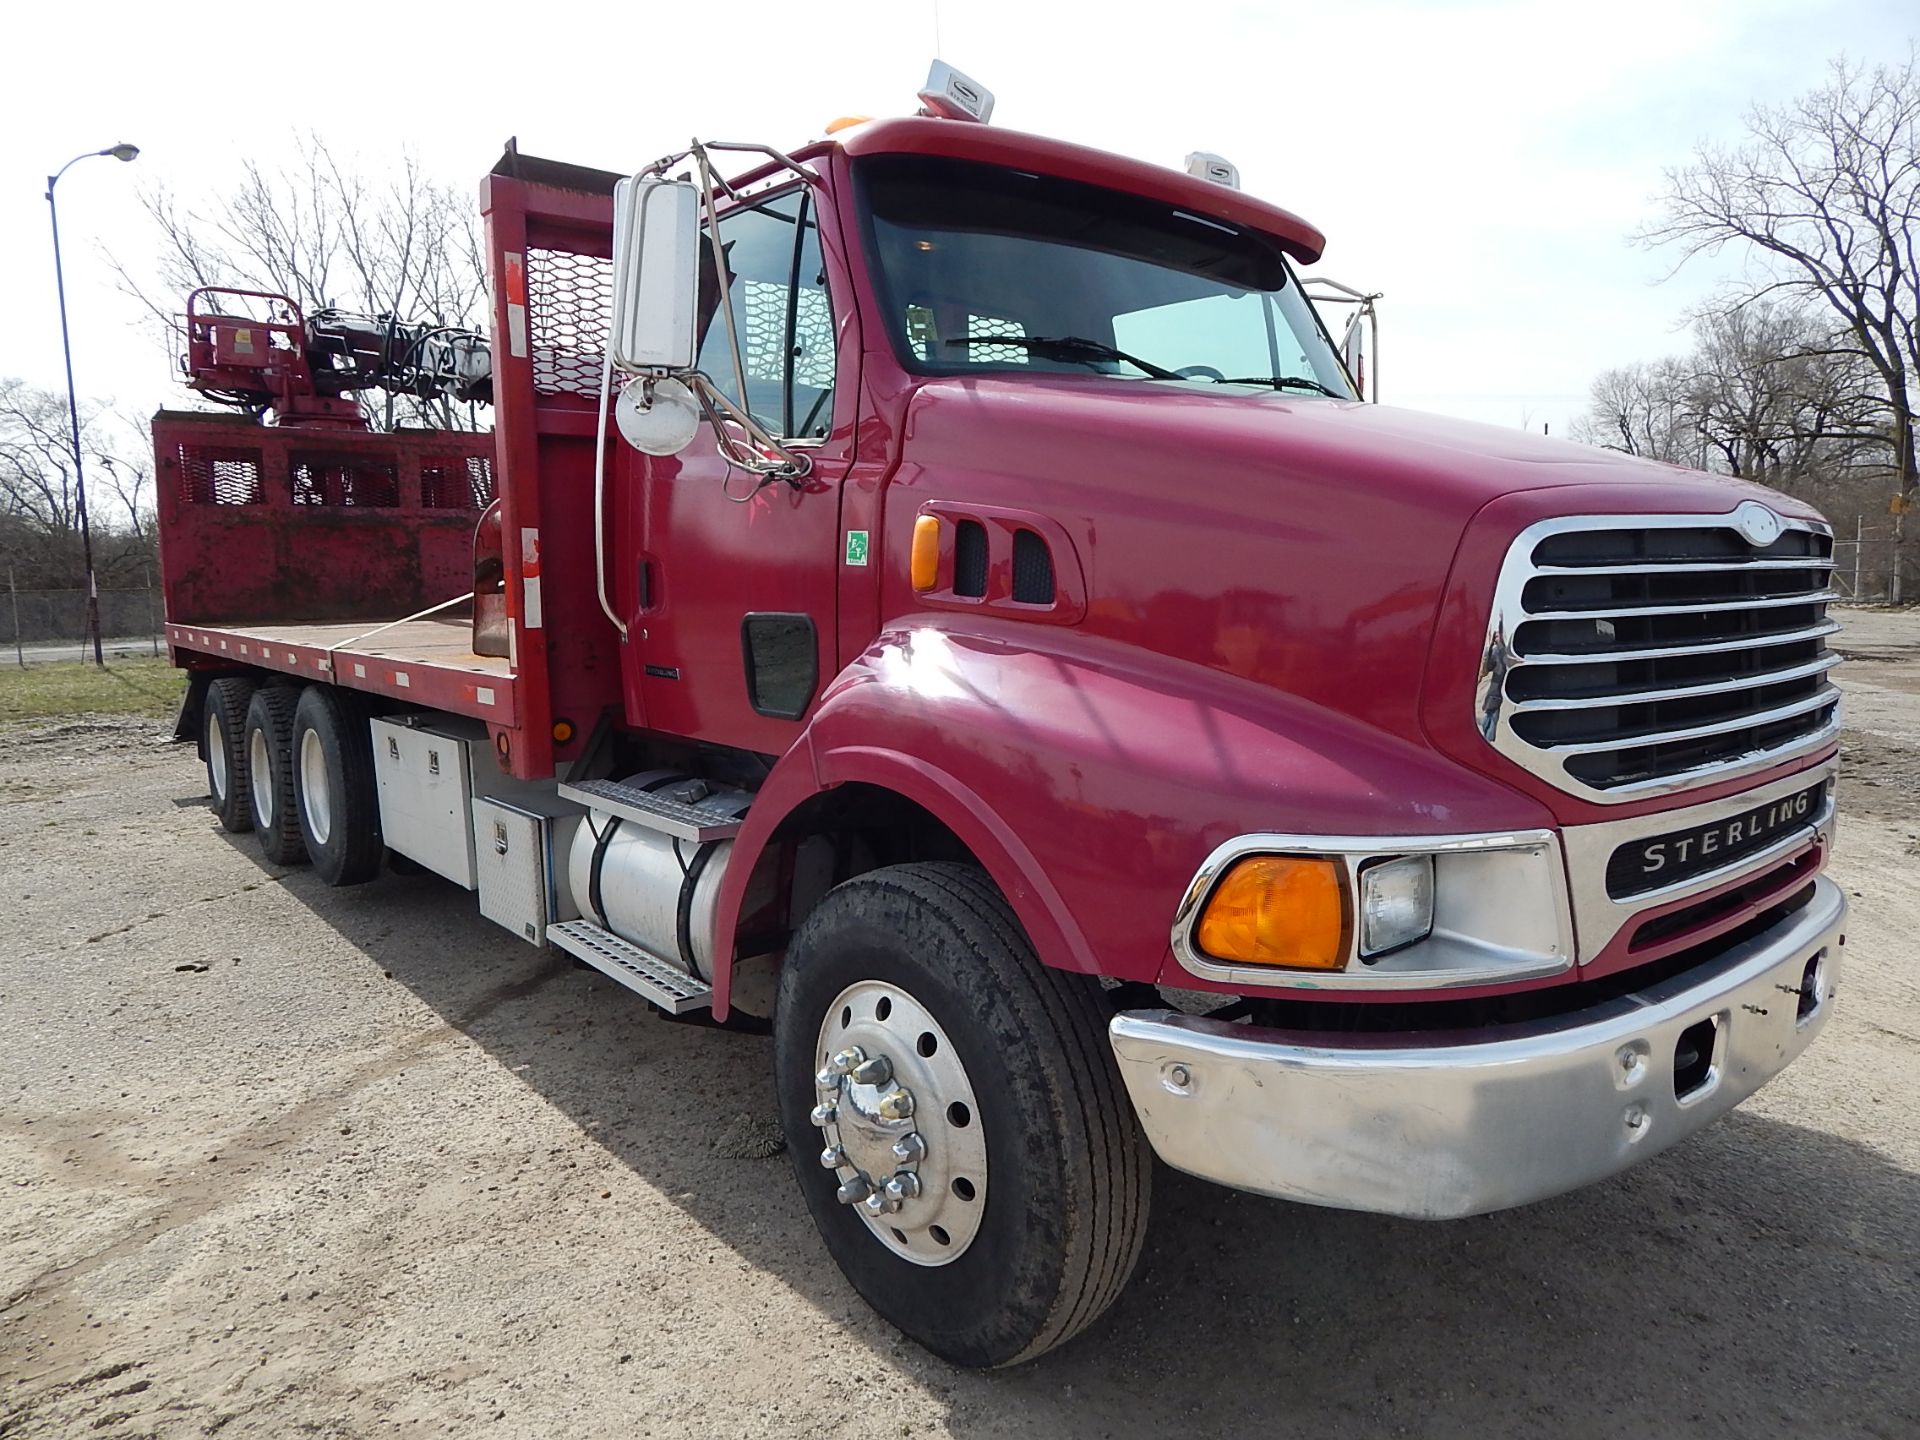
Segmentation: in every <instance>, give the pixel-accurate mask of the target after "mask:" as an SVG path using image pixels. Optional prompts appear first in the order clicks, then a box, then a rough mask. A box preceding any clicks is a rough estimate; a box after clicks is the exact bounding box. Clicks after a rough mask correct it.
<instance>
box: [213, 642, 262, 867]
mask: <svg viewBox="0 0 1920 1440" xmlns="http://www.w3.org/2000/svg"><path fill="white" fill-rule="evenodd" d="M253 690H254V682H253V681H252V680H251V679H249V678H248V677H246V676H244V675H225V676H222V677H221V678H220V679H218V680H215V681H214V682H213V683H212V684H211V685H209V686H207V694H206V699H205V701H204V703H203V705H202V708H201V712H200V713H201V723H202V724H203V725H205V727H206V730H205V733H204V735H203V736H202V740H203V743H204V745H205V747H206V754H207V793H208V794H209V795H211V796H212V797H213V813H214V814H216V815H218V816H219V817H220V823H221V824H222V825H224V826H225V827H226V828H227V829H228V830H231V831H232V832H233V833H234V834H236V835H238V834H241V833H243V832H245V831H248V830H251V829H252V828H253V808H252V804H251V798H252V796H251V789H250V787H249V785H248V783H247V782H248V772H247V742H246V728H247V706H248V705H249V704H250V703H251V701H252V699H253Z"/></svg>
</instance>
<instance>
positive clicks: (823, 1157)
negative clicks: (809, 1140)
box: [820, 1145, 847, 1170]
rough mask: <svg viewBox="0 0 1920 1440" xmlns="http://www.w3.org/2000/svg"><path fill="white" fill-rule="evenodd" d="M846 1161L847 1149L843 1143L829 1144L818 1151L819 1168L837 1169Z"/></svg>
mask: <svg viewBox="0 0 1920 1440" xmlns="http://www.w3.org/2000/svg"><path fill="white" fill-rule="evenodd" d="M846 1163H847V1151H846V1147H845V1146H843V1145H829V1146H828V1147H827V1148H826V1149H824V1150H822V1151H821V1152H820V1168H821V1169H822V1170H838V1169H839V1168H840V1167H841V1166H842V1165H844V1164H846Z"/></svg>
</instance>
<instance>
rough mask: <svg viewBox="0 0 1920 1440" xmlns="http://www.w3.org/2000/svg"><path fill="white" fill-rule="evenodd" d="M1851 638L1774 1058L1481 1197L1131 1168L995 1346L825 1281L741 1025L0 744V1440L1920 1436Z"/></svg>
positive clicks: (465, 914)
mask: <svg viewBox="0 0 1920 1440" xmlns="http://www.w3.org/2000/svg"><path fill="white" fill-rule="evenodd" d="M1851 618H1852V620H1853V626H1852V628H1851V630H1850V632H1849V635H1848V637H1847V642H1846V643H1847V648H1848V649H1849V650H1851V651H1852V652H1853V654H1854V655H1855V657H1856V658H1855V662H1854V663H1853V664H1851V665H1849V666H1847V667H1846V668H1845V670H1844V671H1843V672H1842V673H1843V679H1844V683H1845V684H1846V686H1847V688H1848V691H1849V723H1850V726H1851V727H1852V728H1851V730H1850V732H1849V734H1848V737H1847V754H1848V762H1849V765H1850V767H1851V769H1850V778H1849V780H1848V782H1847V784H1846V787H1845V790H1844V797H1845V798H1844V802H1843V803H1844V808H1845V812H1846V823H1845V825H1844V826H1843V829H1842V843H1841V853H1840V856H1839V858H1838V861H1837V864H1836V874H1837V875H1838V877H1839V878H1840V879H1841V881H1842V882H1843V883H1844V884H1845V885H1846V886H1847V888H1848V889H1849V890H1850V891H1851V892H1852V893H1853V895H1854V897H1855V900H1854V904H1855V907H1856V908H1855V912H1854V915H1855V919H1854V923H1853V924H1852V926H1851V927H1850V930H1851V933H1850V941H1851V943H1850V944H1849V946H1848V955H1849V958H1850V963H1851V969H1850V971H1849V977H1848V982H1847V984H1846V985H1845V986H1844V993H1843V995H1842V997H1841V1005H1840V1010H1839V1012H1838V1014H1837V1015H1836V1016H1835V1019H1834V1021H1833V1023H1832V1025H1831V1026H1830V1027H1829V1029H1828V1031H1827V1033H1826V1035H1825V1037H1824V1038H1823V1039H1822V1041H1821V1042H1820V1043H1819V1044H1818V1045H1816V1046H1815V1047H1814V1049H1813V1050H1812V1051H1811V1052H1809V1054H1808V1055H1807V1056H1806V1057H1805V1059H1804V1060H1803V1061H1802V1062H1801V1063H1800V1064H1799V1065H1797V1066H1795V1067H1794V1068H1793V1069H1792V1070H1790V1071H1789V1072H1788V1073H1787V1074H1785V1075H1784V1076H1782V1077H1781V1079H1780V1080H1779V1081H1777V1082H1776V1083H1775V1084H1774V1085H1773V1086H1771V1087H1770V1088H1769V1089H1767V1090H1766V1091H1764V1092H1762V1093H1761V1094H1760V1095H1759V1096H1757V1097H1755V1099H1754V1100H1752V1101H1751V1102H1749V1103H1748V1104H1747V1105H1746V1106H1745V1107H1744V1108H1743V1109H1741V1110H1740V1111H1738V1112H1736V1113H1735V1114H1734V1115H1733V1116H1731V1117H1729V1118H1728V1119H1726V1120H1724V1121H1722V1122H1721V1123H1720V1124H1718V1125H1716V1126H1714V1127H1713V1128H1712V1129H1710V1130H1708V1131H1707V1132H1705V1133H1704V1134H1702V1135H1701V1136H1699V1137H1697V1138H1696V1139H1695V1140H1693V1141H1691V1142H1689V1143H1687V1144H1685V1145H1683V1146H1681V1147H1680V1148H1679V1149H1677V1150H1675V1151H1671V1152H1668V1153H1667V1154H1665V1155H1662V1156H1660V1157H1657V1158H1656V1159H1654V1160H1652V1161H1650V1162H1648V1163H1647V1164H1645V1165H1643V1166H1641V1167H1640V1168H1638V1169H1637V1170H1635V1171H1633V1172H1631V1173H1629V1174H1628V1175H1626V1176H1624V1177H1622V1178H1620V1179H1618V1180H1616V1181H1614V1182H1611V1183H1609V1184H1605V1185H1601V1186H1597V1187H1595V1188H1593V1189H1590V1190H1588V1191H1585V1192H1583V1193H1580V1194H1576V1195H1572V1196H1568V1197H1565V1198H1563V1199H1560V1200H1556V1201H1552V1202H1549V1203H1546V1204H1542V1205H1537V1206H1533V1207H1531V1208H1528V1209H1526V1210H1522V1211H1517V1212H1510V1213H1508V1214H1504V1215H1496V1216H1489V1217H1486V1218H1483V1219H1478V1220H1472V1221H1464V1222H1456V1223H1452V1224H1446V1225H1420V1224H1415V1223H1411V1222H1398V1221H1393V1220H1386V1219H1379V1218H1373V1217H1368V1216H1362V1215H1349V1214H1340V1213H1336V1212H1331V1211H1321V1210H1315V1209H1311V1208H1305V1207H1298V1206H1290V1205H1286V1204H1282V1203H1279V1202H1274V1201H1267V1200H1261V1199H1256V1198H1253V1197H1249V1196H1242V1195H1235V1194H1231V1193H1228V1192H1225V1191H1220V1190H1216V1189H1213V1188H1211V1187H1208V1186H1204V1185H1201V1184H1198V1183H1196V1182H1192V1181H1189V1180H1186V1179H1185V1178H1183V1177H1180V1176H1177V1175H1173V1174H1170V1173H1168V1172H1166V1171H1164V1170H1163V1171H1161V1172H1160V1174H1159V1175H1158V1176H1157V1177H1156V1184H1157V1187H1158V1188H1157V1193H1156V1208H1155V1216H1154V1222H1153V1230H1152V1233H1151V1236H1150V1238H1149V1240H1148V1245H1147V1253H1146V1257H1145V1261H1144V1265H1143V1268H1142V1271H1141V1274H1140V1275H1139V1277H1138V1279H1137V1280H1136V1282H1135V1284H1134V1286H1133V1288H1132V1290H1131V1291H1129V1293H1128V1295H1127V1296H1126V1297H1125V1298H1124V1299H1123V1300H1122V1302H1121V1303H1120V1304H1119V1306H1117V1307H1116V1309H1115V1310H1114V1311H1113V1312H1112V1313H1111V1314H1110V1315H1109V1316H1108V1317H1107V1319H1105V1320H1104V1321H1102V1322H1101V1323H1100V1324H1099V1325H1098V1326H1097V1327H1096V1328H1095V1329H1094V1330H1093V1331H1091V1332H1090V1333H1089V1334H1088V1335H1086V1336H1084V1337H1083V1338H1082V1339H1081V1340H1079V1341H1078V1342H1077V1343H1075V1344H1074V1345H1072V1346H1069V1347H1068V1348H1067V1349H1065V1350H1063V1351H1060V1352H1056V1353H1055V1354H1054V1355H1051V1356H1048V1357H1046V1358H1044V1359H1042V1360H1041V1361H1039V1362H1037V1363H1035V1364H1033V1365H1030V1366H1027V1367H1025V1368H1023V1369H1019V1370H1016V1371H1012V1372H1007V1373H1001V1374H993V1375H975V1374H968V1373H964V1372H958V1371H954V1370H952V1369H949V1368H948V1367H946V1366H944V1365H942V1364H941V1363H939V1362H937V1361H934V1360H932V1359H930V1358H928V1357H927V1356H926V1355H925V1354H924V1353H922V1352H921V1351H919V1350H917V1349H916V1348H915V1347H913V1346H911V1345H910V1344H908V1343H906V1342H904V1341H902V1340H901V1339H900V1338H899V1337H898V1336H896V1335H895V1334H894V1333H893V1332H892V1331H891V1330H889V1329H888V1328H887V1327H886V1326H885V1325H884V1324H882V1323H881V1322H880V1321H878V1320H876V1319H875V1318H873V1316H872V1315H871V1314H869V1313H868V1312H867V1310H866V1309H865V1308H864V1307H863V1306H862V1305H861V1303H860V1302H859V1301H858V1300H857V1299H856V1297H855V1296H854V1295H853V1294H852V1292H851V1291H850V1290H849V1289H848V1288H847V1286H846V1285H845V1284H843V1283H842V1282H841V1280H840V1278H839V1275H838V1273H837V1272H836V1271H835V1270H834V1269H833V1267H832V1266H831V1264H830V1263H829V1262H828V1261H827V1259H826V1258H825V1255H824V1253H823V1252H822V1250H821V1248H820V1246H819V1245H818V1243H817V1242H816V1240H815V1238H814V1235H813V1233H812V1230H811V1227H810V1225H809V1224H808V1221H807V1218H806V1215H805V1213H804V1211H803V1210H802V1208H801V1205H800V1202H799V1200H798V1197H797V1196H796V1194H795V1191H794V1189H793V1186H792V1184H791V1181H790V1177H789V1176H788V1173H787V1169H786V1164H787V1162H786V1159H785V1157H784V1156H780V1155H769V1154H768V1153H767V1152H768V1150H769V1149H770V1148H771V1147H770V1146H769V1144H768V1136H769V1133H770V1129H771V1121H772V1116H773V1113H774V1107H773V1101H772V1098H771V1094H770V1089H769V1085H768V1079H767V1073H766V1071H767V1042H766V1041H765V1040H763V1039H759V1038H755V1037H749V1036H741V1035H735V1034H730V1033H724V1032H719V1031H715V1030H712V1029H704V1028H697V1027H694V1026H689V1025H683V1024H675V1023H671V1022H669V1021H666V1020H664V1019H662V1018H660V1017H658V1016H656V1015H654V1014H653V1013H651V1012H650V1011H649V1010H648V1009H647V1008H646V1007H645V1006H644V1005H642V1004H641V1003H639V1002H638V1001H637V1000H633V999H632V998H630V997H629V996H627V995H626V994H625V992H622V991H619V990H617V989H615V988H614V987H613V986H611V985H610V984H609V983H608V982H606V981H604V980H601V979H598V978H596V977H595V976H594V975H592V974H591V973H589V972H584V971H581V970H578V969H575V968H573V967H572V966H571V965H569V964H567V963H565V962H564V961H560V960H556V959H553V958H551V957H548V956H544V955H541V954H539V953H537V952H535V951H533V950H531V949H529V948H527V947H526V946H524V945H521V944H519V943H517V942H516V941H515V940H514V939H513V938H512V937H511V936H509V935H507V934H505V933H504V932H503V931H500V930H498V929H495V928H494V927H492V926H490V925H488V924H487V923H485V922H484V921H482V920H481V919H480V918H479V917H478V916H477V914H476V913H475V912H474V910H473V908H472V904H471V902H470V900H469V898H468V897H467V896H465V895H464V894H462V893H460V892H458V891H456V890H454V889H453V888H452V887H450V886H447V885H445V884H443V883H441V882H439V881H437V880H434V879H432V878H430V877H413V878H404V879H403V878H400V877H392V876H390V877H386V878H383V879H382V880H380V881H378V882H377V883H375V884H373V885H370V886H367V887H363V888H362V889H360V890H358V891H353V892H339V893H337V892H332V891H329V890H327V889H326V888H324V887H323V886H321V885H320V884H318V883H317V882H316V881H315V880H314V879H313V878H312V876H311V875H309V874H307V873H305V872H304V871H279V870H275V869H273V868H270V867H266V866H264V865H263V864H262V863H261V862H260V861H259V859H258V858H257V850H256V849H255V847H254V845H253V844H252V842H251V839H250V838H244V839H237V840H236V839H231V838H229V837H226V836H224V835H222V834H221V833H220V832H219V831H218V830H217V828H216V827H215V826H213V824H212V822H211V820H210V818H209V816H208V814H207V811H206V809H205V808H204V805H203V804H202V801H201V798H200V797H201V793H202V789H203V786H202V780H201V774H200V771H199V768H198V766H197V764H196V763H195V761H194V759H193V756H192V754H191V751H190V750H188V749H185V748H178V747H170V746H166V745H163V744H161V743H159V735H158V733H157V727H155V726H154V725H153V724H152V723H151V722H130V721H95V722H87V721H78V722H75V723H71V724H63V725H57V726H51V727H42V728H39V729H20V730H14V731H10V732H5V733H0V874H4V875H5V876H6V877H7V882H8V883H7V894H8V899H9V902H10V913H9V915H8V920H7V923H6V926H5V930H4V934H3V935H0V1097H3V1100H0V1436H5V1437H7V1440H18V1437H26V1436H95V1435H97V1436H101V1437H110V1440H112V1437H120V1440H124V1437H131V1436H167V1437H172V1436H198V1435H211V1434H215V1433H219V1434H222V1435H224V1436H227V1437H241V1436H249V1437H251V1436H263V1437H265V1436H271V1437H282V1436H288V1435H309V1436H355V1437H357V1436H371V1435H381V1434H388V1433H403V1434H404V1433H411V1434H416V1435H458V1436H468V1435H489V1436H555V1435H567V1436H598V1435H621V1436H661V1437H667V1436H684V1435H708V1434H713V1435H741V1434H754V1435H794V1436H825V1435H842V1434H845V1435H858V1436H861V1437H866V1440H871V1437H881V1436H889V1437H890V1436H906V1435H934V1434H945V1435H959V1436H986V1435H1024V1436H1036V1437H1039V1436H1046V1437H1055V1436H1074V1437H1078V1436H1087V1437H1092V1436H1103V1435H1160V1434H1167V1433H1173V1432H1176V1431H1184V1432H1186V1433H1189V1434H1193V1435H1198V1436H1218V1435H1238V1434H1248V1435H1252V1434H1260V1435H1270V1434H1275V1433H1299V1434H1303V1435H1311V1436H1315V1437H1336V1436H1374V1435H1402V1434H1405V1435H1421V1436H1463V1437H1465V1436H1474V1437H1481V1436H1500V1437H1510V1436H1535V1435H1538V1436H1552V1437H1555V1440H1561V1437H1565V1436H1569V1435H1573V1436H1587V1435H1599V1434H1607V1435H1637V1436H1664V1435H1674V1436H1688V1437H1704V1436H1729V1437H1742V1440H1746V1437H1756V1436H1785V1435H1795V1436H1797V1435H1814V1434H1819V1435H1823V1436H1830V1435H1872V1436H1879V1437H1906V1436H1912V1435H1914V1434H1916V1433H1920V1361H1917V1358H1916V1357H1920V1300H1917V1299H1916V1296H1920V1178H1916V1177H1917V1176H1920V1123H1917V1117H1916V1111H1915V1096H1916V1093H1920V1084H1917V1082H1920V986H1917V985H1916V977H1915V972H1914V968H1913V964H1912V959H1913V954H1914V937H1915V936H1916V935H1920V896H1917V895H1916V892H1915V886H1914V878H1915V874H1916V872H1917V871H1920V861H1917V860H1916V858H1915V856H1916V855H1917V854H1920V780H1917V778H1916V777H1920V698H1917V695H1916V692H1917V691H1920V663H1917V662H1920V616H1916V615H1912V614H1909V615H1906V616H1890V615H1887V614H1884V613H1874V612H1856V613H1855V614H1854V615H1853V616H1852V617H1851Z"/></svg>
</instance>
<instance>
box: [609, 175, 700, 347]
mask: <svg viewBox="0 0 1920 1440" xmlns="http://www.w3.org/2000/svg"><path fill="white" fill-rule="evenodd" d="M699 293H700V192H699V191H698V190H697V189H696V188H695V187H694V186H693V185H691V184H689V183H687V182H686V181H684V180H656V179H651V178H643V177H641V176H638V175H636V176H634V177H632V178H631V179H627V180H622V181H621V182H620V183H619V185H617V186H616V187H615V188H614V192H613V315H612V317H611V324H610V325H609V327H608V335H607V350H608V353H609V354H610V355H611V356H612V358H613V363H614V365H615V366H616V367H617V368H619V369H621V370H691V369H692V368H693V362H694V355H695V347H694V305H695V301H696V299H697V297H698V295H699Z"/></svg>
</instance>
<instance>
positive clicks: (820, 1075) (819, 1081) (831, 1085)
mask: <svg viewBox="0 0 1920 1440" xmlns="http://www.w3.org/2000/svg"><path fill="white" fill-rule="evenodd" d="M813 1088H814V1089H816V1090H821V1091H826V1090H838V1089H839V1088H840V1075H839V1072H838V1071H835V1070H832V1069H827V1070H820V1071H816V1072H815V1073H814V1077H813Z"/></svg>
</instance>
